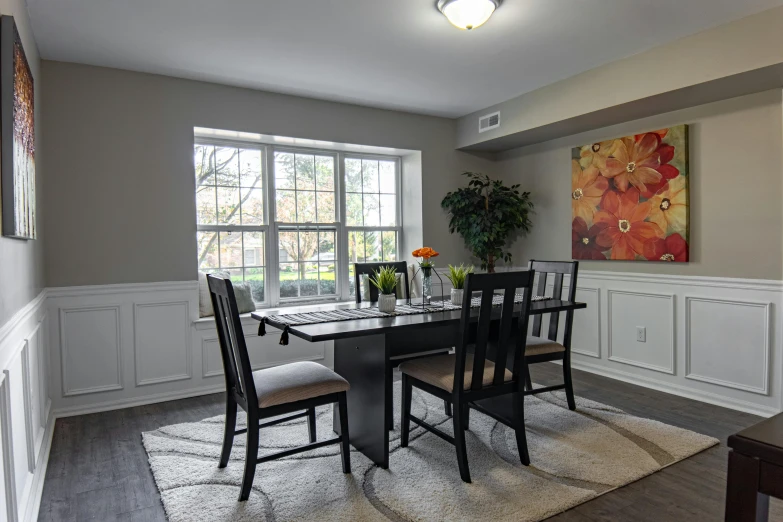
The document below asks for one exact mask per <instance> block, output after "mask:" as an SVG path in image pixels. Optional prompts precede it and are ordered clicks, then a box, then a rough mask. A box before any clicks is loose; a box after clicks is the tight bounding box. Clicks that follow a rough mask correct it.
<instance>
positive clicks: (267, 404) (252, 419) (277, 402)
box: [207, 275, 351, 501]
mask: <svg viewBox="0 0 783 522" xmlns="http://www.w3.org/2000/svg"><path fill="white" fill-rule="evenodd" d="M207 280H208V282H209V292H210V295H211V297H212V308H213V309H214V312H215V325H216V326H217V333H218V340H219V342H220V354H221V356H222V358H223V369H224V372H225V379H226V423H225V431H224V434H223V449H222V451H221V453H220V462H219V464H218V467H220V468H225V467H226V466H227V465H228V460H229V457H230V456H231V448H232V446H233V444H234V435H240V434H242V433H247V445H246V448H245V472H244V475H243V479H242V488H241V490H240V493H239V500H240V501H245V500H247V499H248V497H249V496H250V489H251V488H252V486H253V478H254V477H255V470H256V464H259V463H262V462H267V461H270V460H275V459H279V458H283V457H288V456H290V455H295V454H297V453H301V452H303V451H308V450H314V449H317V448H321V447H324V446H328V445H330V444H340V454H341V455H342V466H343V473H350V472H351V453H350V447H349V444H348V440H349V439H348V412H347V402H346V391H347V390H348V389H350V385H349V384H348V381H346V380H345V379H343V378H342V377H340V376H339V375H337V374H336V373H335V372H333V371H332V370H330V369H328V368H327V367H325V366H322V365H320V364H318V363H315V362H310V361H308V362H296V363H289V364H283V365H281V366H275V367H273V368H266V369H263V370H256V371H253V370H252V368H251V366H250V359H249V357H248V353H247V345H246V344H245V336H244V334H243V332H242V323H241V321H240V319H239V311H238V309H237V303H236V298H235V296H234V287H233V286H232V284H231V280H229V279H224V278H220V277H215V276H213V275H209V276H207ZM334 403H337V405H338V410H339V416H340V433H341V435H339V436H338V437H334V438H331V439H328V440H322V441H318V442H316V429H315V408H316V407H317V406H322V405H326V404H334ZM237 406H239V407H241V408H242V409H243V410H245V412H247V428H243V429H239V430H238V429H236V422H237ZM293 412H299V413H295V414H293V415H288V414H290V413H293ZM280 415H286V416H285V417H281V418H276V419H273V420H271V421H268V422H265V423H261V424H259V421H260V420H262V419H268V418H270V417H278V416H280ZM301 417H307V420H308V427H309V435H310V444H306V445H304V446H299V447H296V448H291V449H288V450H285V451H280V452H278V453H274V454H271V455H264V456H263V457H261V458H258V440H259V430H260V428H265V427H267V426H273V425H275V424H280V423H282V422H287V421H290V420H292V419H297V418H301Z"/></svg>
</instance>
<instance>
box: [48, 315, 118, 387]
mask: <svg viewBox="0 0 783 522" xmlns="http://www.w3.org/2000/svg"><path fill="white" fill-rule="evenodd" d="M120 350H121V347H120V307H119V305H112V306H92V307H85V308H81V307H77V308H63V309H60V353H61V360H62V376H63V388H62V389H63V395H64V396H71V395H82V394H86V393H100V392H106V391H112V390H121V389H123V387H124V386H123V380H122V353H121V352H120Z"/></svg>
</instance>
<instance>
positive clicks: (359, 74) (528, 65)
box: [27, 0, 783, 117]
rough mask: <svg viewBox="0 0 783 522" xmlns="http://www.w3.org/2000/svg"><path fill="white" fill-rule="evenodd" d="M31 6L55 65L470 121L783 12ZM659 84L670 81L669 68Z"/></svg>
mask: <svg viewBox="0 0 783 522" xmlns="http://www.w3.org/2000/svg"><path fill="white" fill-rule="evenodd" d="M435 3H436V0H276V1H273V0H27V5H28V10H29V13H30V18H31V23H32V27H33V32H34V33H35V38H36V42H37V44H38V47H39V50H40V53H41V56H42V57H43V58H46V59H49V60H60V61H68V62H79V63H86V64H92V65H100V66H106V67H117V68H121V69H130V70H135V71H144V72H151V73H159V74H165V75H169V76H177V77H183V78H192V79H197V80H206V81H213V82H218V83H224V84H230V85H237V86H242V87H251V88H257V89H264V90H270V91H276V92H284V93H290V94H298V95H302V96H309V97H315V98H322V99H329V100H335V101H344V102H351V103H358V104H362V105H369V106H375V107H383V108H390V109H400V110H407V111H411V112H418V113H425V114H435V115H440V116H449V117H457V116H462V115H464V114H467V113H469V112H473V111H476V110H480V109H482V108H484V107H487V106H489V105H492V104H494V103H498V102H501V101H505V100H507V99H510V98H513V97H515V96H518V95H520V94H522V93H525V92H528V91H531V90H533V89H536V88H538V87H542V86H544V85H547V84H550V83H553V82H556V81H558V80H562V79H564V78H567V77H569V76H573V75H575V74H578V73H580V72H583V71H586V70H588V69H592V68H594V67H597V66H599V65H602V64H604V63H608V62H611V61H614V60H617V59H619V58H623V57H626V56H630V55H633V54H636V53H638V52H641V51H643V50H645V49H649V48H651V47H655V46H656V45H659V44H662V43H665V42H669V41H672V40H674V39H677V38H681V37H683V36H687V35H689V34H693V33H696V32H699V31H702V30H704V29H707V28H710V27H714V26H717V25H720V24H723V23H726V22H729V21H732V20H735V19H739V18H742V17H744V16H748V15H750V14H753V13H756V12H760V11H763V10H765V9H769V8H772V7H776V6H779V5H783V0H654V1H652V0H505V1H504V2H503V4H502V5H501V6H500V8H499V9H498V10H497V12H496V13H495V15H494V16H493V17H492V18H491V19H490V20H489V22H487V24H486V25H484V26H483V27H480V28H478V29H476V30H475V31H472V32H467V31H460V30H458V29H455V28H454V27H452V26H451V25H450V24H449V23H448V21H447V20H446V19H445V18H444V17H443V16H442V15H441V14H440V13H439V12H438V11H437V10H436V8H435ZM651 74H666V64H661V67H660V68H659V69H657V70H656V71H651Z"/></svg>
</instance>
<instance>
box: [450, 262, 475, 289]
mask: <svg viewBox="0 0 783 522" xmlns="http://www.w3.org/2000/svg"><path fill="white" fill-rule="evenodd" d="M472 273H473V265H470V266H465V265H462V264H460V265H459V266H453V265H449V273H448V274H446V278H447V279H448V280H449V281H451V285H452V286H453V287H454V289H455V290H464V289H465V279H466V278H467V277H468V274H472Z"/></svg>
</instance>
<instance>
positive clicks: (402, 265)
mask: <svg viewBox="0 0 783 522" xmlns="http://www.w3.org/2000/svg"><path fill="white" fill-rule="evenodd" d="M387 266H391V267H394V271H395V272H396V273H397V274H400V275H402V277H401V278H400V279H401V281H400V282H403V281H404V282H405V294H404V298H407V297H408V290H409V288H410V286H409V283H408V264H407V263H406V262H405V261H387V262H383V263H354V265H353V284H354V286H353V288H354V290H355V292H356V302H357V303H361V302H362V276H368V277H369V276H371V275H374V274H375V273H376V272H377V271H378V270H380V269H381V268H384V267H387ZM369 287H370V290H369V291H370V295H369V297H370V302H371V303H374V302H376V301H378V288H376V286H375V285H374V284H372V283H370V285H369ZM397 295H400V293H399V292H397Z"/></svg>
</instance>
